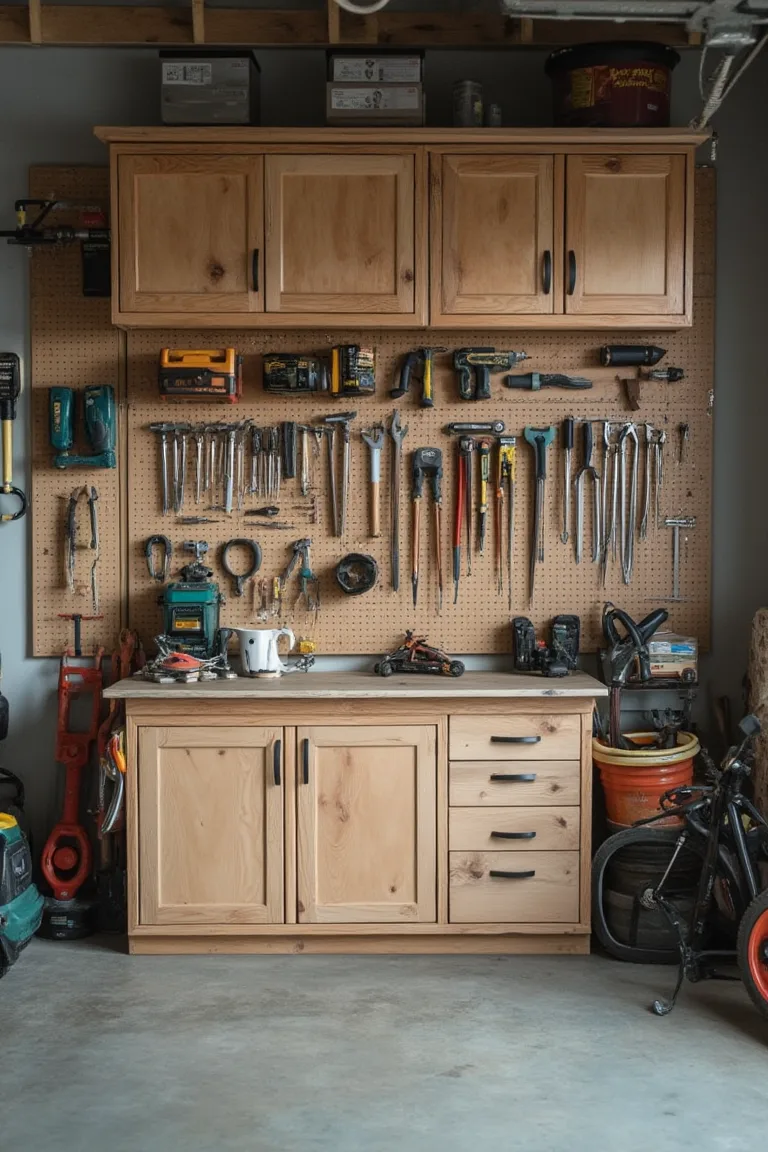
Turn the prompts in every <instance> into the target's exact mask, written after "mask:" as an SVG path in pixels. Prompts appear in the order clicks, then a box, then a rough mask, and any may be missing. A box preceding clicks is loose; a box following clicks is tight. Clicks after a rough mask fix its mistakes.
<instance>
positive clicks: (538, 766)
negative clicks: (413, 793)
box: [448, 760, 581, 808]
mask: <svg viewBox="0 0 768 1152" xmlns="http://www.w3.org/2000/svg"><path fill="white" fill-rule="evenodd" d="M448 780H449V792H448V796H449V802H450V804H451V806H452V807H468V808H474V807H477V806H479V805H486V804H487V805H488V806H495V807H497V808H501V807H504V808H506V807H507V806H508V805H513V806H517V805H525V806H526V807H531V806H535V805H540V804H558V805H560V806H561V807H562V806H568V805H573V804H579V802H580V786H581V764H580V763H579V761H578V760H551V761H549V762H545V763H542V762H541V761H536V760H534V761H533V762H526V761H522V760H512V761H509V762H508V763H506V764H505V763H499V762H498V761H493V760H490V761H488V760H454V761H452V763H451V764H449V766H448Z"/></svg>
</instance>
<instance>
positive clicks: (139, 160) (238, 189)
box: [118, 152, 264, 322]
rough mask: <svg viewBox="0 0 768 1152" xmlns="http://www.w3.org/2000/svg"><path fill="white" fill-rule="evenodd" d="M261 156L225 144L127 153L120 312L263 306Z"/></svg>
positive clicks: (122, 182) (121, 174) (122, 176)
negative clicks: (206, 149) (215, 151)
mask: <svg viewBox="0 0 768 1152" xmlns="http://www.w3.org/2000/svg"><path fill="white" fill-rule="evenodd" d="M263 164H264V162H263V159H262V157H261V156H237V155H230V154H229V153H226V152H222V153H221V154H220V155H212V156H198V155H195V154H191V155H189V156H186V155H162V154H161V155H155V156H144V155H141V156H121V157H120V158H119V161H118V184H119V187H118V197H119V200H118V203H119V253H120V255H119V271H118V276H119V289H118V290H119V309H120V312H123V313H126V312H127V313H131V312H134V313H135V312H140V313H146V314H148V315H150V314H162V313H167V314H168V313H199V314H203V313H208V314H213V315H215V316H223V315H224V314H247V313H249V312H261V311H263V309H264V298H263V294H262V291H261V285H260V276H261V273H262V269H261V267H260V263H261V261H262V256H263V254H262V249H263V230H264V203H263V183H264V175H263V171H264V169H263ZM152 322H156V321H152Z"/></svg>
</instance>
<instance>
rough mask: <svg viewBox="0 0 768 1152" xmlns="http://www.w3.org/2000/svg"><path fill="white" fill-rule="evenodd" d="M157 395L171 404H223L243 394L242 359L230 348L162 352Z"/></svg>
mask: <svg viewBox="0 0 768 1152" xmlns="http://www.w3.org/2000/svg"><path fill="white" fill-rule="evenodd" d="M159 384H160V395H161V396H167V397H168V398H169V399H172V400H225V401H227V402H229V403H230V404H236V403H237V401H238V400H239V399H240V397H241V395H242V392H243V358H242V356H238V354H237V353H236V352H235V350H234V348H201V349H179V348H163V350H162V351H161V353H160V370H159Z"/></svg>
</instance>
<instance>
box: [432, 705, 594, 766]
mask: <svg viewBox="0 0 768 1152" xmlns="http://www.w3.org/2000/svg"><path fill="white" fill-rule="evenodd" d="M580 743H581V717H580V716H579V715H577V714H573V713H570V714H569V713H566V714H563V715H560V716H558V715H557V714H554V715H551V716H536V715H525V714H522V713H521V714H520V715H514V716H451V718H450V745H449V748H450V750H449V755H450V758H451V760H570V759H574V760H577V759H578V758H579V756H580V754H581V749H580Z"/></svg>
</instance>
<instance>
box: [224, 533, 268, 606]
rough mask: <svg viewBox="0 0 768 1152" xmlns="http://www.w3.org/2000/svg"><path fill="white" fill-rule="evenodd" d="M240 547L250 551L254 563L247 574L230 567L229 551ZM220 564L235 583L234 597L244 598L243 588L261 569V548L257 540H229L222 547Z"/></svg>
mask: <svg viewBox="0 0 768 1152" xmlns="http://www.w3.org/2000/svg"><path fill="white" fill-rule="evenodd" d="M238 546H239V547H242V548H248V549H250V552H251V556H252V563H251V567H250V568H249V569H248V571H247V572H242V573H240V572H233V571H232V569H231V568H230V566H229V550H230V548H236V547H238ZM219 563H220V564H221V567H222V569H223V570H224V572H226V574H227V576H229V577H230V578H231V579H232V580H233V582H234V590H233V591H234V595H235V596H242V594H243V587H244V585H245V582H246V580H250V578H251V576H255V575H256V573H257V572H258V570H259V568H261V548H260V546H259V545H258V544H257V543H256V541H255V540H245V539H240V538H238V539H236V540H227V542H226V544H224V545H223V546H222V549H221V556H220V557H219Z"/></svg>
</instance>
